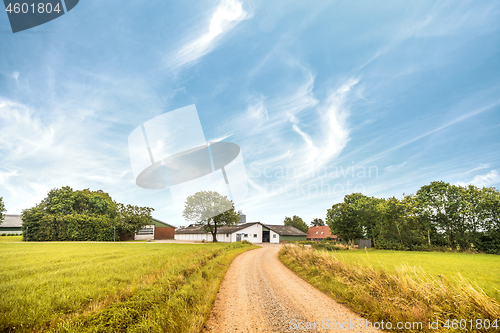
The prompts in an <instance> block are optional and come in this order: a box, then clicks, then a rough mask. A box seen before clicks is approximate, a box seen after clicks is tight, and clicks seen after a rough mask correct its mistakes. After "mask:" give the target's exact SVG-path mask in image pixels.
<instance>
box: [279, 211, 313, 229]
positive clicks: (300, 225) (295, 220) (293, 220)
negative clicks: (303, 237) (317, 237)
mask: <svg viewBox="0 0 500 333" xmlns="http://www.w3.org/2000/svg"><path fill="white" fill-rule="evenodd" d="M284 224H285V225H291V226H292V227H295V228H297V229H299V230H300V231H303V232H307V230H308V229H309V227H308V226H307V224H306V223H305V222H304V220H302V219H301V218H300V217H298V216H297V215H294V216H293V217H285V221H284Z"/></svg>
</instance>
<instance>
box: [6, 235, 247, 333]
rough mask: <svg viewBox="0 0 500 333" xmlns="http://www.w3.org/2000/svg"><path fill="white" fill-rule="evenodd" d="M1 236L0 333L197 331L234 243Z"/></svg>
mask: <svg viewBox="0 0 500 333" xmlns="http://www.w3.org/2000/svg"><path fill="white" fill-rule="evenodd" d="M13 238H16V237H15V236H6V237H2V239H0V263H1V265H0V279H1V281H2V283H1V284H0V295H2V296H1V298H0V332H10V331H26V332H27V331H39V332H42V331H52V332H145V331H148V332H198V331H199V330H200V328H201V327H202V325H203V323H204V322H205V320H206V318H207V317H208V314H209V312H210V309H211V305H212V303H213V300H214V299H215V295H216V293H217V290H218V287H219V284H220V282H221V281H222V278H223V277H224V274H225V272H226V270H227V268H228V266H229V264H230V263H231V261H232V260H233V259H234V258H235V257H236V256H237V255H238V254H240V253H242V252H244V251H247V250H249V249H252V248H254V247H253V246H251V245H244V244H240V243H233V244H167V243H157V244H155V243H132V242H126V243H120V242H117V243H12V242H4V240H6V239H8V240H11V239H13Z"/></svg>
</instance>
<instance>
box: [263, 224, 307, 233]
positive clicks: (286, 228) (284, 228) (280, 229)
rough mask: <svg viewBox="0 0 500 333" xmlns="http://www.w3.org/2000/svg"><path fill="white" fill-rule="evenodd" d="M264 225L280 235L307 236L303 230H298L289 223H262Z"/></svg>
mask: <svg viewBox="0 0 500 333" xmlns="http://www.w3.org/2000/svg"><path fill="white" fill-rule="evenodd" d="M264 226H266V227H268V228H269V229H271V230H272V231H274V232H275V233H277V234H279V235H280V236H307V234H306V233H305V232H303V231H300V230H299V229H297V228H295V227H292V226H291V225H272V224H264Z"/></svg>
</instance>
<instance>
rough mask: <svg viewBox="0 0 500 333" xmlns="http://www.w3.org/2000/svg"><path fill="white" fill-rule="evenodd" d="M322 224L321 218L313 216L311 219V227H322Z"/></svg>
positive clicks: (323, 222) (323, 224) (323, 223)
mask: <svg viewBox="0 0 500 333" xmlns="http://www.w3.org/2000/svg"><path fill="white" fill-rule="evenodd" d="M323 226H325V221H323V219H319V218H314V219H313V220H312V221H311V227H323Z"/></svg>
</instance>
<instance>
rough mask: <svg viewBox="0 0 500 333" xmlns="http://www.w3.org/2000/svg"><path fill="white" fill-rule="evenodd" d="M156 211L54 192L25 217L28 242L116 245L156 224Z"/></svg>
mask: <svg viewBox="0 0 500 333" xmlns="http://www.w3.org/2000/svg"><path fill="white" fill-rule="evenodd" d="M152 211H153V209H152V208H149V207H139V206H133V205H124V204H121V203H118V202H115V201H114V200H113V199H111V197H110V196H109V194H108V193H106V192H103V191H101V190H98V191H91V190H89V189H85V190H78V191H74V190H73V189H72V188H71V187H69V186H66V187H63V188H60V189H52V190H51V191H50V192H49V193H48V194H47V197H46V198H44V199H43V200H42V201H41V202H40V203H39V204H37V205H36V206H35V207H32V208H29V209H25V210H23V212H22V214H21V219H22V221H23V224H22V228H21V230H22V232H23V239H24V240H25V241H113V240H115V239H116V240H119V237H120V234H121V233H128V234H134V233H135V232H137V231H138V230H139V229H140V228H142V227H143V226H145V225H149V224H152V217H151V212H152Z"/></svg>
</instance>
